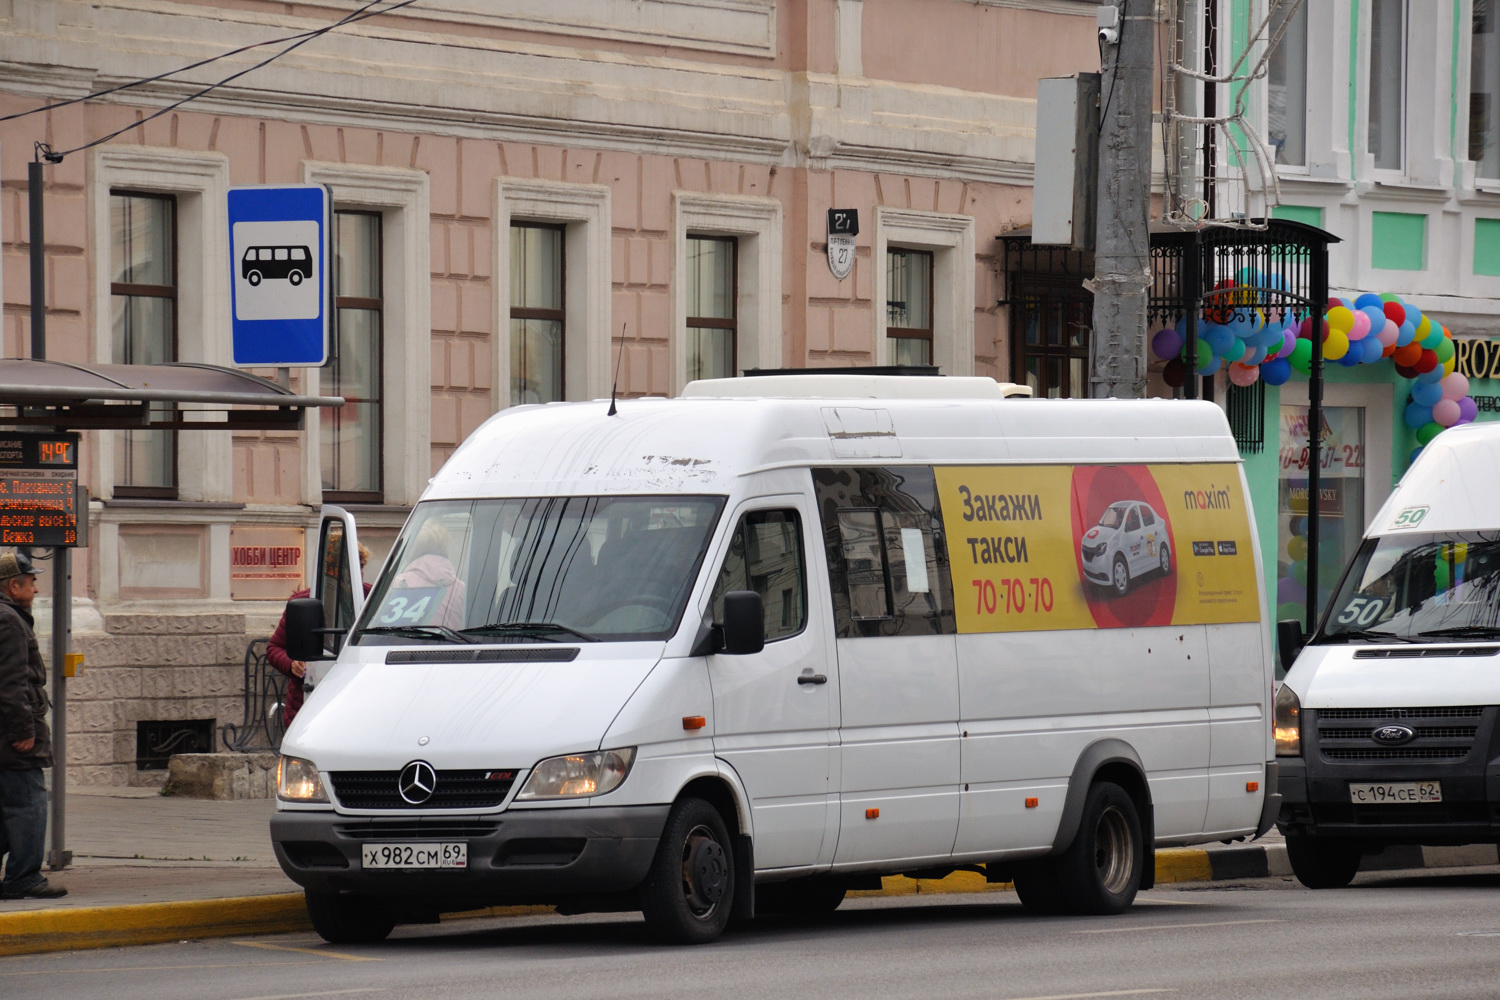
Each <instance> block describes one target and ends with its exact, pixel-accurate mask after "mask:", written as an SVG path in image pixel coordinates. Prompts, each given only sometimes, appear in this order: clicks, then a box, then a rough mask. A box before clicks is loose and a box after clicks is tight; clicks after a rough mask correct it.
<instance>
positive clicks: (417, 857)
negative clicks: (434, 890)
mask: <svg viewBox="0 0 1500 1000" xmlns="http://www.w3.org/2000/svg"><path fill="white" fill-rule="evenodd" d="M360 859H361V860H360V863H361V864H362V865H363V866H364V867H365V868H467V867H469V845H468V844H466V843H460V844H364V845H362V847H361V851H360Z"/></svg>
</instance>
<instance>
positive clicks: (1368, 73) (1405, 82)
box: [1364, 0, 1411, 177]
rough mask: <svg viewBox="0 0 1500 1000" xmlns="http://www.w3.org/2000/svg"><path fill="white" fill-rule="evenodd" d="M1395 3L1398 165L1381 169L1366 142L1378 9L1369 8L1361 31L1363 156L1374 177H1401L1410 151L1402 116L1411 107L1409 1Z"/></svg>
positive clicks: (1371, 121) (1370, 125)
mask: <svg viewBox="0 0 1500 1000" xmlns="http://www.w3.org/2000/svg"><path fill="white" fill-rule="evenodd" d="M1376 2H1377V3H1378V2H1379V0H1376ZM1397 2H1399V3H1400V5H1401V23H1400V25H1399V30H1398V32H1397V37H1398V38H1399V39H1400V45H1401V53H1400V64H1401V82H1400V86H1399V87H1398V88H1397V91H1396V99H1397V101H1398V102H1399V106H1398V108H1397V110H1396V114H1395V121H1396V124H1397V135H1396V137H1395V142H1396V150H1397V160H1398V162H1397V164H1396V165H1395V166H1394V167H1382V166H1380V165H1379V163H1378V162H1377V156H1378V154H1377V153H1376V152H1375V149H1374V148H1373V146H1372V145H1371V142H1370V139H1371V135H1370V133H1371V131H1372V129H1373V128H1374V125H1375V119H1374V116H1373V114H1372V107H1371V104H1372V99H1373V97H1374V88H1373V87H1372V86H1371V82H1372V78H1373V76H1374V73H1375V17H1376V13H1375V12H1376V10H1377V9H1378V8H1376V7H1374V6H1372V7H1371V9H1370V18H1369V22H1368V27H1366V29H1365V50H1366V58H1365V66H1364V84H1365V93H1364V102H1365V109H1364V110H1365V115H1364V118H1365V130H1364V131H1365V135H1364V140H1365V153H1366V154H1367V155H1368V156H1369V161H1368V162H1369V164H1370V168H1371V169H1372V170H1373V171H1374V172H1375V173H1376V174H1378V175H1382V176H1385V177H1393V176H1404V175H1405V174H1406V172H1407V169H1408V166H1409V164H1410V149H1409V148H1408V144H1407V140H1408V137H1409V132H1410V129H1409V128H1408V127H1407V120H1406V115H1407V110H1408V109H1409V107H1410V104H1411V93H1410V92H1411V36H1410V30H1409V29H1410V26H1411V3H1410V2H1409V0H1397ZM1384 141H1385V140H1384V137H1382V145H1383V144H1384Z"/></svg>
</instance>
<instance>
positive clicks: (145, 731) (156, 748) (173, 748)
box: [135, 719, 214, 771]
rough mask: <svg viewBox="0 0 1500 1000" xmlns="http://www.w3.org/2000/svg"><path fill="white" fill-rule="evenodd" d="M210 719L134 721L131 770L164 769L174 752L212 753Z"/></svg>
mask: <svg viewBox="0 0 1500 1000" xmlns="http://www.w3.org/2000/svg"><path fill="white" fill-rule="evenodd" d="M213 749H214V720H213V719H150V720H146V719H142V720H140V721H139V722H137V723H136V724H135V769H136V770H137V771H165V770H166V769H167V762H168V761H170V760H171V758H172V755H173V754H174V753H212V752H213Z"/></svg>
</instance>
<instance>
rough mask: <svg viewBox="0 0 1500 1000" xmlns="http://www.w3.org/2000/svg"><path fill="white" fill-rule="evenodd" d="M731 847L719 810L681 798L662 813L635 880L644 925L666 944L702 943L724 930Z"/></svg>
mask: <svg viewBox="0 0 1500 1000" xmlns="http://www.w3.org/2000/svg"><path fill="white" fill-rule="evenodd" d="M734 878H735V871H734V850H733V844H732V842H731V841H730V839H729V830H728V828H727V827H726V826H725V825H724V819H723V817H721V816H720V815H719V811H718V810H717V809H715V808H714V807H713V806H711V805H709V804H708V803H707V802H705V801H703V800H702V799H682V800H680V801H679V802H678V803H677V804H676V805H674V806H673V807H672V811H671V812H670V813H669V814H668V815H667V825H666V828H665V829H663V830H662V832H661V842H660V843H658V844H657V846H656V859H655V860H654V861H653V862H652V863H651V871H650V872H649V873H647V875H646V881H645V882H644V883H643V884H642V885H641V912H642V913H644V914H645V917H646V929H647V930H648V931H649V932H650V934H651V936H652V937H654V938H656V939H657V940H658V941H662V942H666V943H669V944H704V943H706V942H708V941H712V940H713V939H714V938H716V937H718V936H719V935H720V934H721V933H723V931H724V926H725V925H726V924H727V923H729V915H730V910H731V909H732V908H733V903H734Z"/></svg>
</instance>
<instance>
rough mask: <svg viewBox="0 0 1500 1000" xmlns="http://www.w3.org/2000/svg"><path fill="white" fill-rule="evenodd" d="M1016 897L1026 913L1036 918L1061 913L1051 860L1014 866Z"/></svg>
mask: <svg viewBox="0 0 1500 1000" xmlns="http://www.w3.org/2000/svg"><path fill="white" fill-rule="evenodd" d="M1014 871H1015V883H1016V895H1017V896H1019V897H1021V905H1022V906H1024V907H1026V912H1028V913H1034V914H1036V915H1037V916H1050V915H1052V914H1057V913H1062V912H1064V910H1063V900H1062V890H1061V888H1060V887H1059V886H1058V884H1057V870H1056V866H1055V864H1054V859H1053V858H1038V859H1036V860H1035V861H1026V862H1022V863H1019V864H1017V865H1016V866H1015V869H1014Z"/></svg>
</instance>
